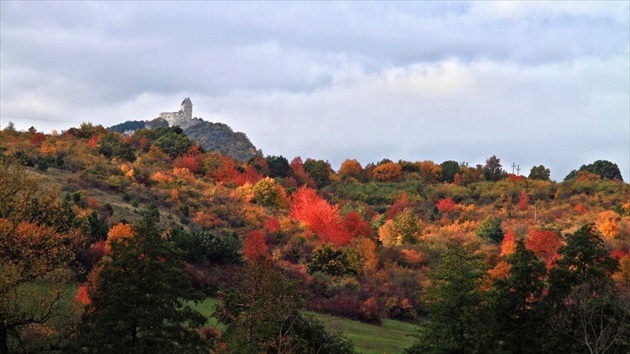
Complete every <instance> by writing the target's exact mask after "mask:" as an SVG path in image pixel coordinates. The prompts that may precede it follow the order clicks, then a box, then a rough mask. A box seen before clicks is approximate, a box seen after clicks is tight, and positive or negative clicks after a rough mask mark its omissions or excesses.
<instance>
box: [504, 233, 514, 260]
mask: <svg viewBox="0 0 630 354" xmlns="http://www.w3.org/2000/svg"><path fill="white" fill-rule="evenodd" d="M514 251H516V236H515V235H514V231H512V229H511V228H508V229H507V232H506V233H505V237H503V241H502V242H501V256H503V257H506V256H509V255H511V254H512V253H514Z"/></svg>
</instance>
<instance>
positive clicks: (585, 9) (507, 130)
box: [0, 1, 630, 178]
mask: <svg viewBox="0 0 630 354" xmlns="http://www.w3.org/2000/svg"><path fill="white" fill-rule="evenodd" d="M0 6H1V11H0V13H1V14H2V19H1V21H0V27H1V32H0V34H1V36H2V38H1V40H2V46H1V51H2V53H1V54H2V61H0V65H1V67H0V69H1V71H2V80H1V82H0V84H1V89H2V96H1V97H0V104H1V105H0V107H1V108H2V114H3V115H13V116H25V117H33V118H36V119H51V120H58V121H64V120H65V121H77V120H78V121H84V120H92V121H94V122H95V123H101V124H105V125H110V124H115V123H118V122H120V121H122V120H126V119H149V118H152V117H154V116H155V115H157V113H159V112H160V111H168V110H172V109H175V108H177V104H178V103H179V102H180V101H181V99H182V96H190V97H191V98H192V99H193V102H194V104H195V115H197V116H201V117H203V118H205V119H208V120H219V121H225V122H226V123H228V124H230V125H231V126H233V127H234V128H235V129H236V130H240V131H244V132H246V133H247V134H248V135H249V136H250V138H251V139H252V141H253V142H254V143H255V144H256V145H257V146H258V147H260V148H262V149H263V150H264V151H265V152H266V153H271V154H283V155H286V156H289V157H292V156H291V155H301V156H303V157H306V156H310V157H317V158H323V159H328V160H330V161H331V162H333V163H334V164H340V163H341V161H343V159H345V158H353V157H356V158H359V159H360V160H361V161H362V162H363V163H366V162H370V161H378V160H380V159H381V158H383V157H388V158H392V159H398V158H404V159H408V160H417V159H433V160H436V161H440V160H446V159H456V160H467V161H469V162H471V164H475V163H483V160H484V159H485V158H486V157H488V156H490V155H492V154H497V155H498V156H500V157H502V158H503V159H504V162H505V163H506V164H507V163H508V161H505V159H507V160H512V159H515V160H516V159H518V160H522V161H517V163H519V162H520V163H521V165H522V166H530V165H534V164H540V163H543V164H545V165H546V166H547V163H546V161H549V162H548V164H549V166H548V167H551V168H552V174H553V175H554V178H562V177H564V175H565V174H566V173H568V171H570V170H571V169H573V168H577V167H579V166H580V165H581V164H584V163H590V162H592V161H589V160H588V159H590V158H591V157H592V156H594V155H596V153H595V152H599V154H600V156H601V158H604V157H605V156H610V158H611V160H615V161H616V162H618V163H619V164H620V165H623V166H625V167H623V169H622V173H623V174H624V177H626V178H628V175H629V172H630V171H629V168H630V166H628V160H630V158H628V151H627V150H628V149H627V147H628V120H630V119H629V115H630V113H628V106H629V104H628V94H629V93H628V86H629V84H628V80H629V79H628V78H629V73H628V66H629V63H628V56H629V53H628V48H629V46H628V42H629V38H628V37H629V35H628V32H627V28H628V17H627V14H628V4H627V2H623V1H621V2H588V3H587V2H578V3H571V2H559V3H558V2H512V1H508V2H501V3H498V2H491V3H487V2H395V3H391V2H388V3H380V2H356V3H355V2H332V3H328V2H295V3H294V2H289V3H286V2H237V3H234V2H152V3H146V2H6V1H3V2H0ZM169 102H172V103H169ZM27 122H28V121H27ZM40 122H42V121H35V122H30V123H25V124H27V126H30V125H36V126H38V127H39V126H41V127H42V129H45V128H44V124H41V125H40ZM2 124H3V125H4V124H6V118H5V117H4V116H3V118H2ZM64 124H66V123H59V124H55V125H56V126H57V128H58V127H59V126H63V125H64Z"/></svg>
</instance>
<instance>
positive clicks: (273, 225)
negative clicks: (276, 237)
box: [263, 215, 280, 234]
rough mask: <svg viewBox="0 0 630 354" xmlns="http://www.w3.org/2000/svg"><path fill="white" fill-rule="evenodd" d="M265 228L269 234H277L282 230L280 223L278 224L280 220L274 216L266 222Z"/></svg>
mask: <svg viewBox="0 0 630 354" xmlns="http://www.w3.org/2000/svg"><path fill="white" fill-rule="evenodd" d="M263 228H264V229H265V230H267V232H269V233H270V234H276V233H278V230H280V222H278V218H276V216H275V215H273V216H272V217H270V218H269V219H267V221H265V224H264V225H263Z"/></svg>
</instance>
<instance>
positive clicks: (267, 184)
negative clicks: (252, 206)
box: [252, 177, 286, 207]
mask: <svg viewBox="0 0 630 354" xmlns="http://www.w3.org/2000/svg"><path fill="white" fill-rule="evenodd" d="M253 192H254V198H253V199H252V201H253V202H255V203H257V204H260V205H264V206H271V207H279V206H281V205H282V204H284V203H286V193H285V192H284V189H283V188H282V186H280V185H278V184H276V181H275V180H274V179H273V178H271V177H264V178H261V179H260V180H259V181H258V182H256V184H255V185H254V187H253Z"/></svg>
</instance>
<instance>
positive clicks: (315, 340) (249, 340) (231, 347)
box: [214, 257, 353, 354]
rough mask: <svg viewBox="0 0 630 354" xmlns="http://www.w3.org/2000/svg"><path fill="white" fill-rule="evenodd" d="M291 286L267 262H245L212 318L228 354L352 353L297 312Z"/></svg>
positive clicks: (348, 345) (298, 302)
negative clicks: (218, 325)
mask: <svg viewBox="0 0 630 354" xmlns="http://www.w3.org/2000/svg"><path fill="white" fill-rule="evenodd" d="M300 305H301V299H300V297H299V295H298V292H297V289H296V286H295V284H294V283H293V282H292V281H290V280H289V278H288V277H287V275H286V273H285V272H284V271H283V270H282V269H280V268H278V267H277V265H276V264H274V263H273V262H272V261H271V260H269V259H265V258H262V257H261V258H258V259H255V260H253V261H252V262H249V263H247V265H246V266H245V269H244V270H243V272H242V273H241V274H240V276H239V279H238V281H237V282H236V286H234V287H232V288H230V289H229V290H223V291H222V292H221V293H220V294H219V305H217V307H216V310H215V315H214V316H215V317H216V318H217V319H218V320H219V322H221V323H223V324H224V325H225V326H226V329H225V331H224V333H223V339H224V340H225V342H226V345H227V350H228V351H229V352H232V353H319V352H321V353H340V354H341V353H352V352H353V348H352V344H351V343H350V342H349V341H347V340H346V339H344V338H342V337H339V336H337V335H334V334H331V333H328V332H327V331H326V330H325V329H324V328H323V326H322V325H321V324H320V323H318V322H317V321H315V320H314V319H309V318H306V317H304V316H303V315H301V314H300V312H299V311H298V310H299V308H300Z"/></svg>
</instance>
